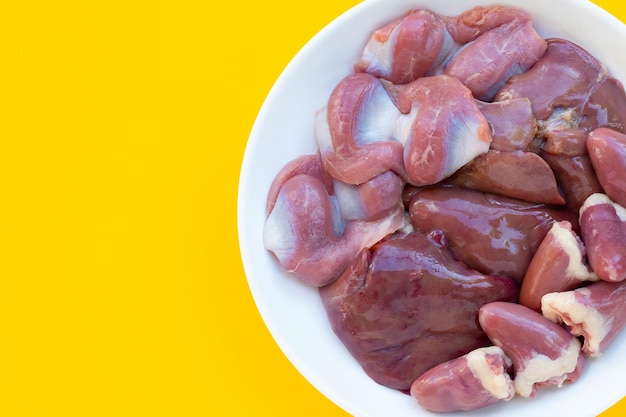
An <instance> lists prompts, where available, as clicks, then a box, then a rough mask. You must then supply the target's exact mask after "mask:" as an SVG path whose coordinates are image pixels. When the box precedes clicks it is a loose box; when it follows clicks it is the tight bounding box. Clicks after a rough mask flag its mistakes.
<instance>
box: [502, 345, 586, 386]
mask: <svg viewBox="0 0 626 417" xmlns="http://www.w3.org/2000/svg"><path fill="white" fill-rule="evenodd" d="M580 347H581V346H580V342H579V341H578V339H572V341H571V343H570V345H569V346H568V347H567V348H565V349H564V350H563V351H562V352H561V354H560V355H559V357H558V358H556V359H551V358H549V357H548V356H546V355H543V354H540V353H536V352H535V353H534V354H533V356H532V357H531V359H530V360H528V362H527V363H526V366H525V367H524V369H523V370H521V371H519V372H517V373H516V374H515V379H514V380H513V385H514V387H515V392H517V393H518V394H519V395H520V396H522V397H530V396H531V395H532V393H533V386H534V385H535V384H537V383H542V382H549V383H551V384H555V385H556V386H558V387H561V386H562V385H563V383H564V382H565V381H566V380H567V378H568V374H570V373H572V372H574V370H575V369H576V365H577V364H578V358H579V354H580ZM555 375H556V376H555Z"/></svg>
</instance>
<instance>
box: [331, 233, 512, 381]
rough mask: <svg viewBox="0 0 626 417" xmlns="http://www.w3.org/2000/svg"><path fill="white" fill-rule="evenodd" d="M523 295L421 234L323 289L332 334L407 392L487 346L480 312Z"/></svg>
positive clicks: (396, 242) (367, 256) (381, 247)
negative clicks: (441, 365)
mask: <svg viewBox="0 0 626 417" xmlns="http://www.w3.org/2000/svg"><path fill="white" fill-rule="evenodd" d="M517 292H518V290H517V286H516V284H515V283H514V282H513V281H512V280H510V279H508V278H505V277H497V276H488V275H483V274H480V273H478V272H476V271H473V270H471V269H469V268H468V267H466V266H465V265H463V264H462V263H460V262H458V261H455V260H454V259H453V257H452V254H451V253H450V252H449V251H448V250H447V248H445V247H444V246H441V244H440V243H439V242H438V241H437V240H433V239H429V238H428V237H426V236H425V235H420V234H409V235H407V236H405V237H400V238H396V239H391V240H387V241H384V242H382V243H380V244H378V245H376V246H375V247H374V248H373V249H372V250H371V252H369V251H366V252H364V253H362V254H361V255H360V256H359V257H357V259H356V260H355V262H353V263H352V265H351V266H350V267H349V268H348V269H347V270H346V272H345V273H344V274H343V275H342V276H341V277H340V278H339V279H338V280H337V281H336V282H334V283H333V284H331V285H329V286H326V287H322V288H320V295H321V297H322V301H323V303H324V306H325V308H326V311H327V314H328V318H329V320H330V323H331V326H332V328H333V330H334V332H335V333H336V334H337V336H338V337H339V339H341V341H342V342H343V343H344V345H345V346H346V347H347V349H348V350H349V351H350V353H351V354H352V355H353V356H354V357H355V358H356V359H357V361H358V362H359V363H360V364H361V366H362V367H363V369H364V370H365V372H366V373H367V374H368V375H369V376H370V377H371V378H373V379H374V380H375V381H376V382H378V383H379V384H382V385H385V386H388V387H392V388H397V389H401V390H408V389H409V387H410V385H411V383H412V382H413V381H414V380H415V379H416V378H417V377H418V376H419V375H421V374H422V373H424V372H425V371H426V370H428V369H430V368H432V367H433V366H435V365H437V364H439V363H443V362H446V361H448V360H450V359H454V358H456V357H458V356H460V355H463V354H465V353H468V352H470V351H472V350H474V349H476V348H478V347H481V346H486V344H488V340H487V338H486V337H485V335H484V333H483V332H482V331H481V330H480V328H479V326H478V322H477V313H478V309H479V308H480V306H482V305H483V304H485V303H487V302H489V301H495V300H504V301H513V300H515V299H516V298H517Z"/></svg>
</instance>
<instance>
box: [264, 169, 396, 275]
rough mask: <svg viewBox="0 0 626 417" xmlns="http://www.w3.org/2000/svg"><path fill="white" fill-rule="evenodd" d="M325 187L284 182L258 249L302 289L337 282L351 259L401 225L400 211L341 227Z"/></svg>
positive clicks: (305, 178)
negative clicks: (270, 255)
mask: <svg viewBox="0 0 626 417" xmlns="http://www.w3.org/2000/svg"><path fill="white" fill-rule="evenodd" d="M333 200H334V199H331V197H330V196H329V195H328V192H327V191H326V188H325V187H324V184H323V183H322V182H321V181H320V180H319V179H318V178H316V177H313V176H310V175H305V174H299V175H295V176H293V177H291V178H289V179H288V180H287V181H285V182H284V183H283V185H282V187H281V189H280V192H279V193H278V197H277V198H276V202H275V204H274V207H273V209H272V211H271V212H270V214H269V216H268V217H267V220H266V222H265V226H264V229H263V245H264V246H265V248H266V249H267V250H269V251H271V252H272V253H273V254H274V255H275V256H276V258H277V259H278V261H279V262H280V264H281V266H282V267H283V268H284V269H285V270H286V271H288V272H291V273H293V274H294V275H295V276H296V277H297V278H299V279H300V280H302V281H303V282H305V283H306V284H309V285H313V286H321V285H326V284H328V283H330V282H332V281H334V280H335V279H337V277H339V275H340V274H341V273H342V272H343V271H344V269H345V268H346V267H347V266H348V265H349V264H350V262H351V261H352V258H353V257H354V254H355V253H357V252H359V251H360V250H361V249H363V248H366V247H369V246H371V245H373V244H374V243H376V242H378V241H379V240H381V239H382V238H384V237H385V236H386V235H388V234H390V233H393V232H395V231H396V230H398V229H400V228H402V227H403V226H404V225H405V219H404V210H403V209H402V206H401V200H399V199H398V203H399V207H398V208H397V209H396V210H394V211H392V212H390V213H389V214H388V215H387V216H385V217H382V218H380V219H378V220H376V221H349V222H345V223H344V221H343V219H341V217H340V216H339V210H338V208H337V207H336V203H334V201H333Z"/></svg>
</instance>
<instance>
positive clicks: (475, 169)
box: [445, 150, 565, 205]
mask: <svg viewBox="0 0 626 417" xmlns="http://www.w3.org/2000/svg"><path fill="white" fill-rule="evenodd" d="M445 183H446V184H451V185H455V186H458V187H461V188H468V189H470V190H476V191H482V192H485V193H493V194H499V195H503V196H506V197H511V198H516V199H518V200H524V201H528V202H532V203H540V204H554V205H563V204H565V199H564V198H563V196H562V195H561V193H560V191H559V187H558V185H557V182H556V178H555V176H554V173H553V172H552V169H550V166H549V165H548V164H547V163H546V161H544V160H543V159H542V158H541V157H539V156H538V155H537V154H535V153H532V152H524V151H511V152H500V151H495V150H490V151H489V152H487V153H485V154H482V155H479V156H477V157H476V158H474V159H473V160H472V161H471V162H469V163H468V164H466V165H465V166H463V167H462V168H461V169H459V170H458V171H457V172H456V173H454V174H453V175H452V176H451V177H450V178H449V179H448V180H446V181H445Z"/></svg>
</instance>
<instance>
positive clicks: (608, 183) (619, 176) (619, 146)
mask: <svg viewBox="0 0 626 417" xmlns="http://www.w3.org/2000/svg"><path fill="white" fill-rule="evenodd" d="M587 150H588V151H589V158H590V159H591V163H592V164H593V167H594V169H595V172H596V174H597V176H598V182H599V183H600V185H602V188H603V189H604V192H605V193H606V194H607V195H608V196H609V198H611V199H612V200H614V201H615V202H616V203H617V204H619V205H621V206H622V207H626V175H624V173H625V172H626V135H625V134H623V133H620V132H618V131H615V130H613V129H609V128H598V129H596V130H594V131H593V132H591V133H590V134H589V137H588V138H587Z"/></svg>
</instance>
